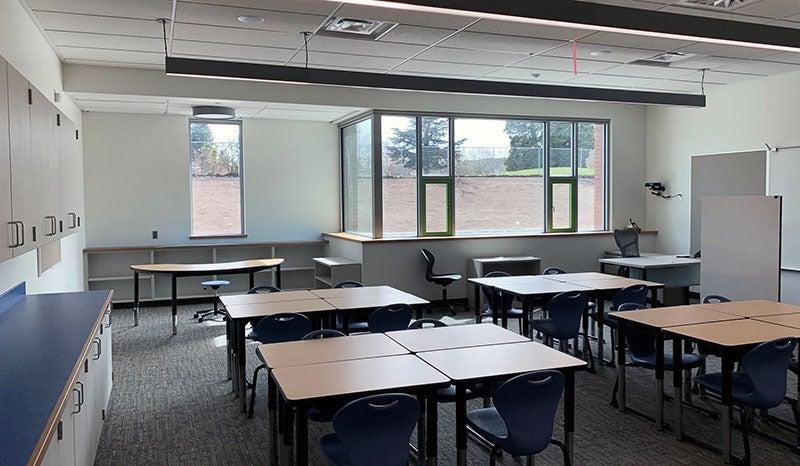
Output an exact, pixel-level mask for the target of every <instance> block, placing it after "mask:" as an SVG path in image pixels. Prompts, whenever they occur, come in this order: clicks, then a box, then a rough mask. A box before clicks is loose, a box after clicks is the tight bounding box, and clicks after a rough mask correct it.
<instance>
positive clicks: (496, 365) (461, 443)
mask: <svg viewBox="0 0 800 466" xmlns="http://www.w3.org/2000/svg"><path fill="white" fill-rule="evenodd" d="M417 356H418V357H419V358H420V359H422V360H423V361H425V362H427V363H428V364H430V365H431V366H433V367H434V368H436V369H437V370H438V371H440V372H441V373H443V374H445V375H446V376H447V377H448V378H449V379H450V381H452V383H454V384H455V386H456V460H457V464H458V465H459V466H464V465H466V464H467V397H466V389H467V387H468V386H470V385H472V384H475V383H479V382H490V381H494V380H503V379H508V378H510V377H513V376H515V375H519V374H524V373H526V372H531V371H539V370H546V369H555V370H559V371H561V372H563V373H564V375H565V378H566V382H565V386H564V444H565V445H566V446H567V452H568V453H567V454H568V456H569V457H570V460H571V459H572V458H573V437H574V431H575V371H578V370H585V369H586V368H587V364H586V363H585V362H584V361H581V360H580V359H577V358H574V357H572V356H570V355H568V354H564V353H562V352H560V351H556V350H554V349H553V348H550V347H547V346H545V345H543V344H541V343H536V342H528V343H512V344H501V345H493V346H473V347H469V348H457V349H450V350H443V351H430V352H423V353H418V354H417ZM432 404H434V405H435V403H432ZM429 409H430V406H429ZM572 463H573V464H574V462H572Z"/></svg>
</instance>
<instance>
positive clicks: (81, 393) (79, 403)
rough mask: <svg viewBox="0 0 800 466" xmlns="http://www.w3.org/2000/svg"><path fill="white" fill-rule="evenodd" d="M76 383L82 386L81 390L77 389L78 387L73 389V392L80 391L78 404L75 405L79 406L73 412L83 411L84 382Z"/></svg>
mask: <svg viewBox="0 0 800 466" xmlns="http://www.w3.org/2000/svg"><path fill="white" fill-rule="evenodd" d="M75 385H80V386H81V388H80V390H79V389H77V388H73V389H72V391H73V392H77V393H78V404H77V405H76V406H75V407H76V408H77V411H73V412H72V414H78V413H80V412H81V408H82V407H83V382H75Z"/></svg>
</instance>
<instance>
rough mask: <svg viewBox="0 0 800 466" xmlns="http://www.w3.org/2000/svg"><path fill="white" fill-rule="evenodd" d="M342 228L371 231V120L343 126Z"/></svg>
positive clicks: (359, 231)
mask: <svg viewBox="0 0 800 466" xmlns="http://www.w3.org/2000/svg"><path fill="white" fill-rule="evenodd" d="M342 171H343V175H344V177H343V178H344V180H343V189H344V214H345V217H344V228H345V231H349V232H353V233H358V234H361V235H367V236H371V235H372V120H371V119H369V118H368V119H366V120H362V121H360V122H358V123H354V124H352V125H349V126H346V127H344V128H342Z"/></svg>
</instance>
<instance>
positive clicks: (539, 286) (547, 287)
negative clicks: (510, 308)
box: [495, 278, 593, 296]
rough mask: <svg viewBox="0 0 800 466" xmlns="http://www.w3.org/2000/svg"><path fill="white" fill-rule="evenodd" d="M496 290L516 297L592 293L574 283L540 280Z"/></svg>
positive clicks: (498, 286)
mask: <svg viewBox="0 0 800 466" xmlns="http://www.w3.org/2000/svg"><path fill="white" fill-rule="evenodd" d="M495 288H496V289H498V290H500V291H502V292H506V293H511V294H514V295H517V296H532V295H543V294H556V293H565V292H568V291H592V290H593V288H590V287H587V286H583V285H578V284H575V283H567V282H559V281H555V280H548V279H546V278H541V280H536V281H530V282H526V283H508V284H502V285H496V286H495Z"/></svg>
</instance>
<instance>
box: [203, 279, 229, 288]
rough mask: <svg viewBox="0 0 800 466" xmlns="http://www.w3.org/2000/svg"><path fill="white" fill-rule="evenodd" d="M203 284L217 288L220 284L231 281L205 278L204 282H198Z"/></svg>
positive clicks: (226, 283) (224, 284)
mask: <svg viewBox="0 0 800 466" xmlns="http://www.w3.org/2000/svg"><path fill="white" fill-rule="evenodd" d="M200 284H201V285H203V286H209V287H211V288H219V287H221V286H226V285H230V284H231V282H229V281H228V280H206V281H204V282H200Z"/></svg>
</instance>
